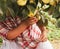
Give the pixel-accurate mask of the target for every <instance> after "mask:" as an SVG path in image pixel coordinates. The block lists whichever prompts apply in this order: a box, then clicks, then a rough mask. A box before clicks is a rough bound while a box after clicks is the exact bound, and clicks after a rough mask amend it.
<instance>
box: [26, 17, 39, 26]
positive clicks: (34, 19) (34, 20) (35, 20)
mask: <svg viewBox="0 0 60 49" xmlns="http://www.w3.org/2000/svg"><path fill="white" fill-rule="evenodd" d="M36 22H38V19H37V18H36V17H30V18H28V19H26V22H25V23H26V24H27V25H32V24H34V23H36Z"/></svg>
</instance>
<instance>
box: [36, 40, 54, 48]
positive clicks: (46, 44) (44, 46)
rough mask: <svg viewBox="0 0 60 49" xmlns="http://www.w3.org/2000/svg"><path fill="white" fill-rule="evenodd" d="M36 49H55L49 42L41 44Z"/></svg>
mask: <svg viewBox="0 0 60 49" xmlns="http://www.w3.org/2000/svg"><path fill="white" fill-rule="evenodd" d="M36 49H53V46H52V44H51V43H50V42H49V41H48V40H47V41H45V42H40V43H39V44H38V46H37V48H36Z"/></svg>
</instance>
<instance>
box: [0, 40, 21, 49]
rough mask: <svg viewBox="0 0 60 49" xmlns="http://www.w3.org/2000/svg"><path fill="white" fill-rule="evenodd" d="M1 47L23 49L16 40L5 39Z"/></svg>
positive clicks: (4, 48)
mask: <svg viewBox="0 0 60 49" xmlns="http://www.w3.org/2000/svg"><path fill="white" fill-rule="evenodd" d="M0 49H22V48H21V47H20V46H19V45H17V44H16V43H15V42H14V41H9V40H4V41H3V44H2V46H1V48H0Z"/></svg>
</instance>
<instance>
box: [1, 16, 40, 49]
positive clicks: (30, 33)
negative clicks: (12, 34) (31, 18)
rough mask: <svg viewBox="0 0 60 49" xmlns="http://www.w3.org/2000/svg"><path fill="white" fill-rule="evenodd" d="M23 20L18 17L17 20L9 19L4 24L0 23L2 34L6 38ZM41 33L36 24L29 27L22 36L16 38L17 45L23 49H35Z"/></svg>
mask: <svg viewBox="0 0 60 49" xmlns="http://www.w3.org/2000/svg"><path fill="white" fill-rule="evenodd" d="M20 23H21V20H20V18H19V17H18V16H16V17H15V18H13V17H7V18H6V20H5V21H4V22H0V34H1V35H2V36H3V37H4V38H5V37H6V34H7V33H8V31H10V30H12V29H14V28H16V27H18V26H19V25H20ZM40 34H41V31H40V29H39V28H38V26H37V25H36V24H33V25H31V26H29V27H28V28H27V29H26V30H25V31H24V32H23V33H22V34H20V35H19V36H18V37H17V38H16V40H15V41H16V43H17V44H19V45H20V46H22V48H23V49H35V48H36V47H37V44H38V43H39V38H40Z"/></svg>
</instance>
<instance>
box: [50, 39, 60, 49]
mask: <svg viewBox="0 0 60 49" xmlns="http://www.w3.org/2000/svg"><path fill="white" fill-rule="evenodd" d="M51 43H52V44H53V47H54V49H60V40H53V41H51Z"/></svg>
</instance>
